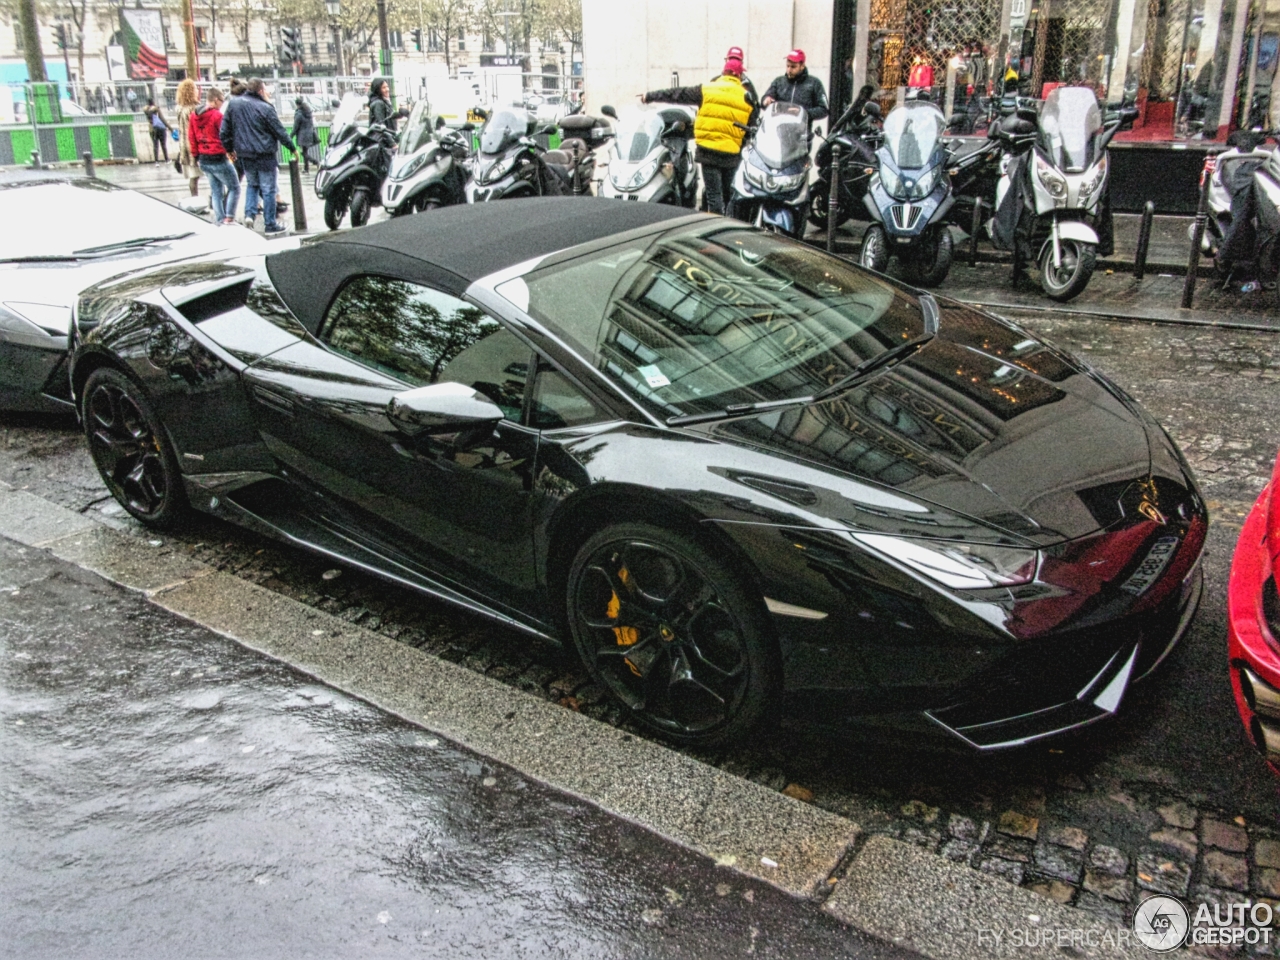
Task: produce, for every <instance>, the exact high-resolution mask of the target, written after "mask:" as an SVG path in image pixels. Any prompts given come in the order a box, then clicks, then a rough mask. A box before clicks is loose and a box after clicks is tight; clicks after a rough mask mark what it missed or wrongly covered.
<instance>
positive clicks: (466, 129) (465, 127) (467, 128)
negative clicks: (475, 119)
mask: <svg viewBox="0 0 1280 960" xmlns="http://www.w3.org/2000/svg"><path fill="white" fill-rule="evenodd" d="M475 128H476V125H475V124H474V123H472V122H471V121H470V120H468V121H467V122H466V123H464V124H463V125H462V126H460V127H459V128H458V129H459V130H462V131H464V132H466V133H470V132H471V131H473V130H474V129H475Z"/></svg>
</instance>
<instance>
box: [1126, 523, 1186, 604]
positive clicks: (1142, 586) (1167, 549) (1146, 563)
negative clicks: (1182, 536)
mask: <svg viewBox="0 0 1280 960" xmlns="http://www.w3.org/2000/svg"><path fill="white" fill-rule="evenodd" d="M1177 551H1178V538H1177V537H1161V538H1160V539H1159V540H1157V541H1156V542H1155V543H1153V544H1152V545H1151V549H1150V550H1148V551H1147V556H1146V558H1145V559H1144V560H1143V561H1142V563H1140V564H1138V569H1137V570H1135V571H1133V573H1132V574H1131V575H1130V577H1129V579H1128V580H1126V581H1125V582H1124V583H1122V584H1120V589H1121V590H1123V591H1124V592H1125V593H1131V594H1133V595H1134V596H1135V597H1137V596H1141V595H1142V594H1144V593H1146V592H1147V588H1148V587H1150V586H1151V585H1152V584H1153V583H1155V582H1156V580H1157V579H1159V577H1160V574H1162V573H1164V568H1165V567H1167V566H1168V565H1169V561H1170V560H1171V559H1173V555H1174V554H1175V553H1177Z"/></svg>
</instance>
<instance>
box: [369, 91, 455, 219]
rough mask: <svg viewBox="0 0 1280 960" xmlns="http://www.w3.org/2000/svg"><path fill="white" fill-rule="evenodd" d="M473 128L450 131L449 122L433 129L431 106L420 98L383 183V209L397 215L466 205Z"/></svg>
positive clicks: (440, 123) (401, 136)
mask: <svg viewBox="0 0 1280 960" xmlns="http://www.w3.org/2000/svg"><path fill="white" fill-rule="evenodd" d="M472 129H473V128H472V127H471V126H470V125H469V124H468V125H464V126H463V127H462V129H461V131H457V130H450V129H449V128H448V127H446V126H445V125H444V118H443V117H441V118H438V119H437V121H436V124H435V126H434V129H433V127H432V124H431V111H430V105H429V104H428V103H427V101H425V100H419V101H418V103H417V104H415V105H414V108H413V110H412V112H411V113H410V114H409V119H408V120H406V121H405V125H404V129H403V130H401V131H400V149H399V150H398V151H397V152H396V156H395V157H394V158H393V159H392V161H391V170H390V173H389V174H388V175H387V179H386V182H385V183H383V185H382V206H383V207H384V208H385V209H386V211H387V213H389V214H390V215H391V216H393V217H398V216H400V215H402V214H406V213H421V212H423V211H426V210H434V209H436V208H437V207H448V206H452V205H453V204H455V203H466V202H467V193H466V186H467V166H466V160H467V158H468V157H469V156H470V155H471V149H470V147H469V146H468V136H469V133H470V131H471V130H472Z"/></svg>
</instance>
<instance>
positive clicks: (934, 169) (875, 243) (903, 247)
mask: <svg viewBox="0 0 1280 960" xmlns="http://www.w3.org/2000/svg"><path fill="white" fill-rule="evenodd" d="M946 129H947V120H946V117H944V116H943V114H942V111H941V110H939V109H938V108H937V107H936V106H934V105H933V104H931V103H927V102H925V101H908V102H907V103H904V104H902V105H901V106H897V107H894V108H893V109H892V110H891V111H889V116H888V117H886V118H885V121H884V146H882V147H881V148H880V149H879V150H878V151H876V161H877V164H878V169H877V171H876V173H875V175H874V176H873V177H872V178H871V184H870V186H869V187H868V189H867V195H866V196H865V197H864V198H863V200H864V203H865V205H866V208H867V211H868V212H869V213H870V214H871V219H872V221H873V222H872V224H871V226H869V227H868V228H867V232H866V233H865V234H864V235H863V238H862V265H863V266H864V267H867V268H869V269H871V270H876V271H879V272H881V273H883V272H884V271H885V270H886V269H887V268H888V266H889V260H890V258H891V257H895V256H896V257H898V258H899V259H900V260H901V261H902V263H903V266H904V267H905V269H906V274H907V278H908V280H909V281H910V282H912V283H916V284H918V285H920V286H922V287H931V286H935V285H937V284H939V283H941V282H942V281H943V280H945V279H946V277H947V274H948V273H949V272H950V271H951V260H952V256H953V253H954V246H953V242H952V239H951V230H950V228H949V227H948V226H947V219H946V218H947V214H948V212H949V211H950V209H951V207H952V205H953V204H954V202H955V198H954V197H953V196H952V195H951V178H950V177H948V176H947V169H946V167H947V160H948V153H947V147H946V145H945V144H944V143H943V140H942V137H943V133H944V132H945V131H946Z"/></svg>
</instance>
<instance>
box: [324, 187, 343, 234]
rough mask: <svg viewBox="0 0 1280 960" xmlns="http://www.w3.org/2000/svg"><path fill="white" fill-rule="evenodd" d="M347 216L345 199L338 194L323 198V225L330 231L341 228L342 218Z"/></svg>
mask: <svg viewBox="0 0 1280 960" xmlns="http://www.w3.org/2000/svg"><path fill="white" fill-rule="evenodd" d="M346 215H347V198H346V197H345V196H343V195H342V194H339V193H331V194H329V195H328V196H327V197H325V198H324V225H325V226H326V227H328V228H329V229H330V230H337V229H338V227H340V226H342V218H343V217H345V216H346Z"/></svg>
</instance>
